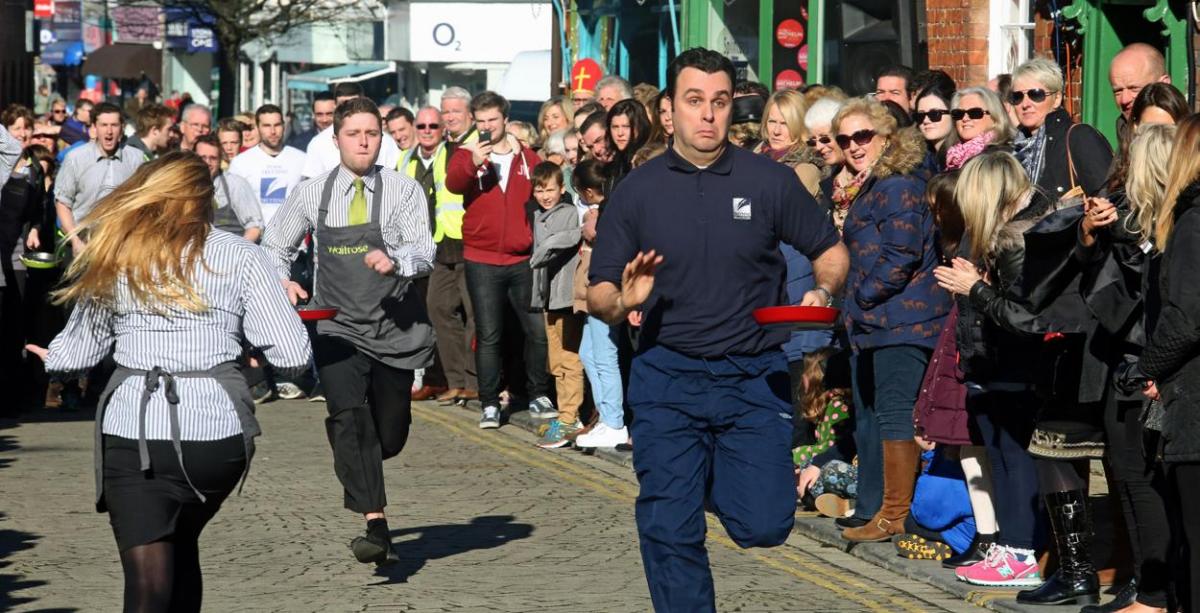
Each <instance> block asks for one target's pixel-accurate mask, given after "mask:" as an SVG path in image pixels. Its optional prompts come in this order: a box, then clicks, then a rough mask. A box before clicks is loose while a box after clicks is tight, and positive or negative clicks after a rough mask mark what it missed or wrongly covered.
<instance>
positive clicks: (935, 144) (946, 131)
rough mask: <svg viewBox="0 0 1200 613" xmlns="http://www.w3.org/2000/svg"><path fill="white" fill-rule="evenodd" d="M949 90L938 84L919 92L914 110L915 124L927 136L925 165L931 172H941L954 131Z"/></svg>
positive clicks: (951, 93) (922, 134) (950, 92)
mask: <svg viewBox="0 0 1200 613" xmlns="http://www.w3.org/2000/svg"><path fill="white" fill-rule="evenodd" d="M952 95H953V92H952V91H947V90H945V89H943V88H942V87H939V86H938V85H937V84H934V85H930V86H928V87H926V88H925V89H923V90H921V91H920V92H918V93H917V110H916V111H914V112H913V114H912V119H913V125H914V126H916V128H917V130H919V131H920V132H921V136H923V137H925V145H926V147H927V149H928V152H927V153H926V155H925V163H924V167H925V169H926V170H928V171H929V172H930V173H931V174H936V173H938V172H941V170H942V166H943V165H944V163H945V160H946V146H947V145H948V144H949V143H948V141H949V139H950V136H951V133H952V132H954V125H953V122H951V121H950V98H951V96H952Z"/></svg>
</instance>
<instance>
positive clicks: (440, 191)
mask: <svg viewBox="0 0 1200 613" xmlns="http://www.w3.org/2000/svg"><path fill="white" fill-rule="evenodd" d="M446 162H447V155H446V144H445V143H442V144H440V145H438V148H437V151H435V152H434V154H433V198H434V200H433V202H434V210H433V212H434V221H435V224H436V227H435V228H434V230H433V241H434V242H436V243H440V242H442V238H444V237H447V236H448V237H450V238H452V239H454V240H462V223H463V215H465V214H466V209H464V208H463V197H462V196H460V195H458V194H455V193H452V192H451V191H450V190H448V189H446ZM420 163H421V160H419V159H417V147H416V146H414V147H413V148H412V149H409V150H408V151H406V152H405V153H404V155H403V156H401V158H400V162H399V163H398V164H397V165H396V171H397V172H402V173H404V174H406V175H408V176H409V177H412V178H416V176H417V164H420Z"/></svg>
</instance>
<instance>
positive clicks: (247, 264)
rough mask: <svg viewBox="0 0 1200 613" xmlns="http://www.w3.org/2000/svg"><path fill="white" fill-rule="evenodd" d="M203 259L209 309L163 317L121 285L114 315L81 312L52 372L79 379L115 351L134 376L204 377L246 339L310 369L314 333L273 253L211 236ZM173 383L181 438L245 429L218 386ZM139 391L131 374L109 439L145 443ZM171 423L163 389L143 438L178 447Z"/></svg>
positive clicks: (198, 274)
mask: <svg viewBox="0 0 1200 613" xmlns="http://www.w3.org/2000/svg"><path fill="white" fill-rule="evenodd" d="M202 260H203V261H202V262H201V261H198V262H197V263H196V270H195V277H194V279H195V285H196V288H197V289H198V290H199V291H200V293H201V295H202V296H203V297H204V299H205V301H206V303H207V305H208V307H209V308H208V309H207V310H205V311H204V312H201V313H191V312H187V311H183V310H180V309H172V310H171V311H169V313H168V314H165V315H160V314H156V313H154V312H153V311H151V310H149V309H147V308H145V307H144V306H142V305H141V304H139V303H138V302H137V301H135V300H134V299H133V297H132V294H131V293H130V292H129V290H128V287H127V286H125V285H124V284H122V285H121V286H119V287H118V290H117V298H116V301H117V304H116V310H115V311H113V310H109V309H106V308H103V307H100V306H99V305H97V304H95V303H90V302H85V303H81V304H79V305H76V307H75V309H74V310H73V311H72V313H71V317H70V319H69V320H68V322H67V325H66V328H64V329H63V331H62V332H61V333H60V334H59V335H58V336H57V337H55V338H54V341H53V342H51V343H50V354H49V356H48V357H47V359H46V370H48V371H52V372H80V371H83V370H86V369H88V368H90V367H92V366H94V365H95V364H97V363H99V362H100V360H102V359H104V357H105V356H107V355H108V354H109V352H110V351H113V352H114V354H113V357H114V358H115V359H116V362H117V363H118V364H121V365H122V366H125V367H127V368H132V369H137V370H150V369H152V368H154V367H155V366H159V367H161V368H163V369H164V370H167V371H168V372H187V371H196V370H206V369H208V368H211V367H213V366H216V365H217V364H220V363H223V362H230V361H233V360H236V359H238V358H239V357H240V356H241V355H242V353H243V350H242V339H243V338H245V339H246V340H247V341H248V342H249V343H250V344H251V345H254V346H255V347H259V348H261V349H262V351H263V353H264V354H265V356H266V358H267V361H268V362H270V363H271V364H272V365H273V366H275V367H276V368H279V369H282V370H285V371H286V370H289V369H299V368H303V367H304V366H306V365H307V364H308V361H309V358H310V357H311V355H312V350H311V348H310V347H309V340H308V333H307V331H306V330H305V328H304V325H303V324H302V323H301V322H300V318H299V317H298V316H297V315H296V312H295V309H294V308H293V307H292V305H291V303H290V302H288V298H287V295H286V293H285V292H284V290H283V287H282V285H281V284H280V283H279V278H278V275H276V273H275V272H274V271H273V270H272V268H271V263H270V261H269V260H268V258H267V254H266V253H265V252H263V251H262V249H260V248H258V247H257V246H255V245H253V244H251V243H248V242H246V241H245V240H243V239H242V238H241V237H238V236H234V235H232V234H229V233H226V232H211V233H210V234H209V236H208V240H207V241H206V242H205V244H204V255H203V258H202ZM176 386H177V388H178V393H179V398H180V404H179V415H180V438H181V439H182V440H185V441H211V440H218V439H223V438H228V437H231V436H236V435H239V434H240V433H241V432H242V426H241V422H240V421H239V420H238V416H237V412H236V411H235V409H234V405H233V401H232V400H231V399H230V398H229V395H228V394H226V393H225V391H224V389H222V388H221V386H220V384H218V383H217V381H216V380H214V379H209V378H193V377H180V378H178V379H176ZM142 388H143V385H142V381H141V380H140V379H139V378H137V377H130V378H128V379H126V380H125V381H124V382H122V383H121V385H120V387H118V388H117V389H116V390H115V391H114V392H113V395H112V397H111V399H110V400H109V403H108V408H107V410H106V411H105V414H104V423H103V432H104V433H105V434H111V435H115V436H120V437H123V438H130V439H137V438H138V408H139V404H140V402H141V394H142ZM169 426H170V422H169V414H168V405H167V401H166V398H165V396H164V390H163V388H161V387H160V388H159V390H158V391H157V392H155V393H154V395H153V397H152V398H151V400H150V404H149V407H148V408H147V413H146V438H147V439H150V440H171V436H170V429H169Z"/></svg>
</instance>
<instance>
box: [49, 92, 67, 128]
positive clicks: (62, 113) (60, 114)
mask: <svg viewBox="0 0 1200 613" xmlns="http://www.w3.org/2000/svg"><path fill="white" fill-rule="evenodd" d="M47 119H49V120H50V123H52V124H54V125H56V126H62V125H63V123H64V122H66V121H67V101H66V100H63V99H62V98H55V99H54V101H52V102H51V103H50V114H49V117H47Z"/></svg>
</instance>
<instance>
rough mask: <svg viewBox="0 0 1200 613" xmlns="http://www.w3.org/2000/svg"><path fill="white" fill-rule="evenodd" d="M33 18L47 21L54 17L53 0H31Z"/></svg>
mask: <svg viewBox="0 0 1200 613" xmlns="http://www.w3.org/2000/svg"><path fill="white" fill-rule="evenodd" d="M33 16H34V17H36V18H38V19H49V18H51V17H53V16H54V0H33Z"/></svg>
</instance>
